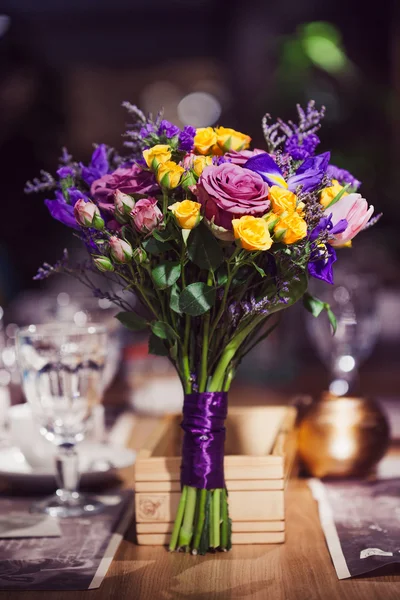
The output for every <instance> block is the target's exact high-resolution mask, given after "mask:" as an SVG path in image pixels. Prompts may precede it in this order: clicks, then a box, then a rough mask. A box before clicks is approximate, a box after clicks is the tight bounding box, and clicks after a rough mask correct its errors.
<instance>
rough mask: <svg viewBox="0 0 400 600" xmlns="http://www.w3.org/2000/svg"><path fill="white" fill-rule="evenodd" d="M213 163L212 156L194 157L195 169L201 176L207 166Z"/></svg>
mask: <svg viewBox="0 0 400 600" xmlns="http://www.w3.org/2000/svg"><path fill="white" fill-rule="evenodd" d="M211 165H212V156H195V157H194V159H193V171H194V172H195V173H196V175H198V177H200V175H201V174H202V172H203V170H204V169H205V167H209V166H211Z"/></svg>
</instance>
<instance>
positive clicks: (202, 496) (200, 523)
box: [192, 490, 207, 553]
mask: <svg viewBox="0 0 400 600" xmlns="http://www.w3.org/2000/svg"><path fill="white" fill-rule="evenodd" d="M197 497H198V503H199V512H198V516H197V523H196V528H195V531H194V538H193V544H192V549H193V551H194V552H195V553H197V551H198V549H199V546H200V540H201V534H202V532H203V527H204V520H205V509H206V501H207V490H198V492H197Z"/></svg>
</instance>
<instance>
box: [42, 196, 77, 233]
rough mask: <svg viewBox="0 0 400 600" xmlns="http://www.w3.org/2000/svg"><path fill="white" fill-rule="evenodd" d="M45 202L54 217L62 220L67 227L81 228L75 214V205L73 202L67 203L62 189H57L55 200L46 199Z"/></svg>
mask: <svg viewBox="0 0 400 600" xmlns="http://www.w3.org/2000/svg"><path fill="white" fill-rule="evenodd" d="M44 203H45V205H46V206H47V208H48V209H49V212H50V214H51V216H52V217H53V219H56V220H57V221H60V223H63V224H64V225H66V226H67V227H72V228H73V229H79V227H78V224H77V222H76V219H75V216H74V207H73V205H72V204H67V202H66V201H65V198H64V196H63V193H62V192H61V191H60V190H56V197H55V198H54V199H53V200H45V201H44Z"/></svg>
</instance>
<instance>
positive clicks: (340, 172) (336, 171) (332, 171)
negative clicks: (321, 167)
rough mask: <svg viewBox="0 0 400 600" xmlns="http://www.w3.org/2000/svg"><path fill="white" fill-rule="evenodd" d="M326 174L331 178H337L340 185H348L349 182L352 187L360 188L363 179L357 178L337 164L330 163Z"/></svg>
mask: <svg viewBox="0 0 400 600" xmlns="http://www.w3.org/2000/svg"><path fill="white" fill-rule="evenodd" d="M326 174H327V176H328V177H329V178H330V179H336V180H337V181H338V182H339V183H340V185H346V184H347V183H349V184H350V185H351V187H352V188H354V189H355V190H358V188H359V187H360V185H361V181H359V180H358V179H356V178H355V177H354V176H353V175H352V174H351V173H350V172H349V171H346V169H340V168H339V167H336V166H335V165H329V166H328V168H327V170H326Z"/></svg>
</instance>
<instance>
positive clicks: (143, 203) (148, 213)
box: [131, 198, 163, 233]
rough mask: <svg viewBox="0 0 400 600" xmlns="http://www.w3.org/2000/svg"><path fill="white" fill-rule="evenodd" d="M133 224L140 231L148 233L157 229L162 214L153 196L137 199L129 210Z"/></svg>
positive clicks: (161, 219)
mask: <svg viewBox="0 0 400 600" xmlns="http://www.w3.org/2000/svg"><path fill="white" fill-rule="evenodd" d="M131 217H132V219H133V224H134V226H135V228H136V229H137V231H139V232H140V233H150V232H151V231H153V229H157V228H158V227H159V225H160V224H161V223H162V221H163V214H162V212H161V210H160V209H159V208H158V206H157V200H156V199H155V198H143V199H142V200H138V202H136V204H135V208H134V209H133V210H132V212H131Z"/></svg>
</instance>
